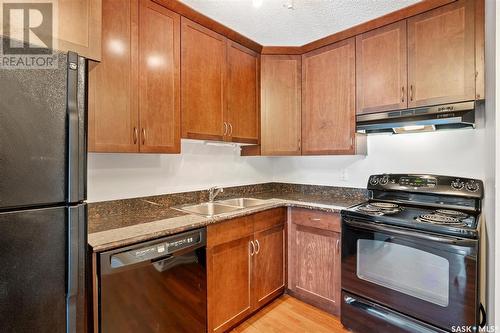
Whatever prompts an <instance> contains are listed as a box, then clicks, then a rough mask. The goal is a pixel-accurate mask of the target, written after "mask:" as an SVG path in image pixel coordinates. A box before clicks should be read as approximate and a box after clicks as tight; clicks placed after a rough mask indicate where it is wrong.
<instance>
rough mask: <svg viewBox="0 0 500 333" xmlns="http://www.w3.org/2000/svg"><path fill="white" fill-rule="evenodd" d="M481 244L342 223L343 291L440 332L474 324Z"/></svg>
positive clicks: (473, 241) (372, 224) (409, 231)
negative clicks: (478, 258)
mask: <svg viewBox="0 0 500 333" xmlns="http://www.w3.org/2000/svg"><path fill="white" fill-rule="evenodd" d="M477 251H478V241H477V240H473V239H463V238H455V237H443V236H438V235H434V234H427V233H423V232H417V231H411V230H408V229H403V228H398V227H393V226H387V225H381V224H374V223H369V222H360V221H356V220H353V219H349V218H347V217H346V218H344V220H343V222H342V278H341V279H342V289H343V290H345V291H348V292H351V293H353V294H356V295H359V296H362V297H364V298H367V299H369V300H372V301H374V302H377V303H379V304H381V305H384V306H386V307H388V308H391V309H393V310H395V311H398V312H400V313H403V314H405V315H408V316H411V317H414V318H416V319H419V320H421V321H424V322H427V323H429V324H432V325H435V326H437V327H440V328H443V329H446V330H451V327H452V326H463V325H466V326H468V325H470V326H473V325H476V320H477V304H478V300H477V293H478V292H477V270H478V262H477Z"/></svg>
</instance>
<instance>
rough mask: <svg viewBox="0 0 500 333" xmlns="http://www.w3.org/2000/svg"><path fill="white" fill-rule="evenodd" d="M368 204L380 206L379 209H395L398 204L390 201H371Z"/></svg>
mask: <svg viewBox="0 0 500 333" xmlns="http://www.w3.org/2000/svg"><path fill="white" fill-rule="evenodd" d="M369 205H370V206H373V207H377V208H381V209H396V208H399V205H397V204H395V203H390V202H371V203H369Z"/></svg>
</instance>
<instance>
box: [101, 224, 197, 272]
mask: <svg viewBox="0 0 500 333" xmlns="http://www.w3.org/2000/svg"><path fill="white" fill-rule="evenodd" d="M205 238H206V231H205V229H204V228H203V229H197V230H193V231H188V232H184V233H181V234H177V235H173V236H169V237H165V238H163V239H160V240H155V241H151V242H146V243H142V244H136V245H132V246H129V247H125V248H122V249H118V250H113V251H109V252H104V253H102V254H101V256H100V258H101V270H103V269H104V270H105V271H106V270H113V269H118V268H121V267H126V266H130V265H134V264H138V263H141V262H146V261H151V260H155V259H160V258H163V257H167V258H168V257H171V256H174V255H175V254H176V253H177V252H180V251H182V252H184V250H189V249H192V250H193V249H196V248H199V247H203V246H205V244H206V240H205Z"/></svg>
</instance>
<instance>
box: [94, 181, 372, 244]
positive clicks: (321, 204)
mask: <svg viewBox="0 0 500 333" xmlns="http://www.w3.org/2000/svg"><path fill="white" fill-rule="evenodd" d="M281 187H283V186H281ZM322 188H323V190H317V191H297V190H296V188H295V190H289V189H288V188H278V189H276V188H273V189H272V190H271V191H261V192H258V191H256V192H254V193H252V191H246V188H244V190H241V187H238V188H237V190H234V191H225V192H229V193H228V194H226V195H224V196H221V197H220V198H219V197H218V198H217V200H222V199H229V198H237V197H252V198H258V199H266V200H268V201H267V202H266V203H265V204H262V205H259V206H255V207H249V208H245V209H239V210H236V211H233V212H229V213H225V214H220V215H217V216H214V217H205V216H200V215H194V214H187V213H184V212H180V211H178V210H175V209H173V208H171V207H173V206H178V205H179V204H184V203H197V202H203V201H207V200H205V198H203V197H200V196H201V194H200V193H201V192H190V193H187V194H177V195H166V196H158V197H148V198H138V199H128V200H118V201H113V202H108V203H98V204H90V208H89V226H88V230H89V235H88V243H89V245H90V246H91V247H92V249H93V251H94V252H102V251H107V250H111V249H114V248H118V247H122V246H127V245H130V244H134V243H137V242H141V241H147V240H151V239H155V238H159V237H163V236H167V235H171V234H175V233H179V232H182V231H187V230H190V229H196V228H201V227H204V226H207V225H208V224H211V223H217V222H220V221H224V220H227V219H232V218H236V217H240V216H245V215H249V214H254V213H257V212H259V211H263V210H267V209H271V208H276V207H300V208H308V209H316V210H322V211H327V212H339V211H340V210H341V209H343V208H346V207H349V206H352V205H356V204H358V203H360V202H363V201H364V200H366V195H365V193H364V192H363V190H361V191H358V192H355V193H351V192H350V191H348V192H344V191H343V190H342V189H343V188H336V189H340V190H338V191H334V190H332V189H330V188H329V189H327V190H325V189H324V187H322ZM332 192H333V193H332ZM186 195H187V196H189V197H188V198H186ZM181 196H182V200H181V199H180V198H181Z"/></svg>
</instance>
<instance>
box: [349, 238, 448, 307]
mask: <svg viewBox="0 0 500 333" xmlns="http://www.w3.org/2000/svg"><path fill="white" fill-rule="evenodd" d="M357 245H358V246H357V251H358V252H357V276H358V278H360V279H363V280H366V281H369V282H372V283H375V284H378V285H381V286H383V287H386V288H389V289H393V290H396V291H399V292H401V293H404V294H407V295H410V296H413V297H417V298H420V299H422V300H425V301H428V302H431V303H434V304H437V305H440V306H443V307H447V306H448V300H449V263H448V260H447V259H445V258H443V257H440V256H437V255H435V254H432V253H429V252H425V251H422V250H418V249H415V248H411V247H408V246H403V245H399V244H394V243H389V242H385V241H380V240H371V239H358V243H357Z"/></svg>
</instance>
